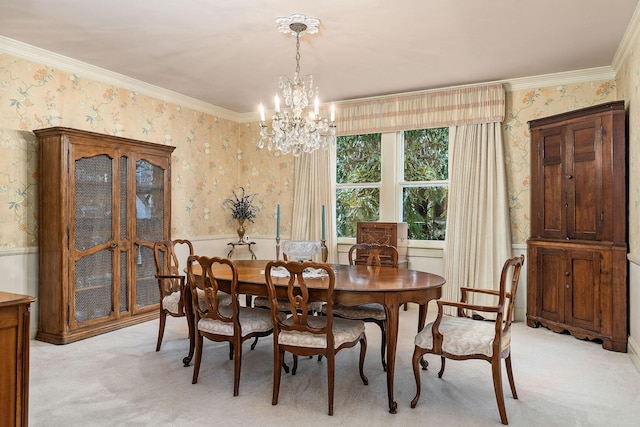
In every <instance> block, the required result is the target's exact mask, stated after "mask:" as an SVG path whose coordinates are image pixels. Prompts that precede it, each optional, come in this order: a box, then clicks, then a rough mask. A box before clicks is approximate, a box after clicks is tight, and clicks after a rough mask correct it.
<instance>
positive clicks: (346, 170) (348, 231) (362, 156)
mask: <svg viewBox="0 0 640 427" xmlns="http://www.w3.org/2000/svg"><path fill="white" fill-rule="evenodd" d="M380 140H381V134H379V133H376V134H370V135H353V136H341V137H338V140H337V143H336V156H337V159H336V160H337V162H336V163H337V165H338V167H337V171H336V181H337V183H339V184H351V183H379V182H380V175H381V163H380V162H381V157H380ZM336 208H337V209H336V219H337V234H338V237H355V236H356V225H357V223H358V221H377V220H378V218H379V217H380V190H379V189H378V188H339V189H338V191H337V192H336Z"/></svg>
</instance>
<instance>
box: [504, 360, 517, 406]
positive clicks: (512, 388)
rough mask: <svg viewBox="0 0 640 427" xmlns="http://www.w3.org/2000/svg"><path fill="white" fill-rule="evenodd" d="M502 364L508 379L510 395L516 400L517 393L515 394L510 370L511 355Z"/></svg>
mask: <svg viewBox="0 0 640 427" xmlns="http://www.w3.org/2000/svg"><path fill="white" fill-rule="evenodd" d="M504 363H505V365H506V367H507V377H508V378H509V386H510V387H511V394H512V395H513V398H514V399H517V398H518V393H517V392H516V383H515V381H514V380H513V371H512V370H511V354H509V355H508V356H507V358H506V359H504Z"/></svg>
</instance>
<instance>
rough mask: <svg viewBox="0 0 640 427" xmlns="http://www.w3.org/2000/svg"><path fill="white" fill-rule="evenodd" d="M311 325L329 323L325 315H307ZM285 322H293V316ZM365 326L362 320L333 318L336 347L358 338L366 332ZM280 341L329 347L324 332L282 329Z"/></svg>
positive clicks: (287, 343)
mask: <svg viewBox="0 0 640 427" xmlns="http://www.w3.org/2000/svg"><path fill="white" fill-rule="evenodd" d="M307 320H308V322H309V325H311V326H312V327H314V328H322V327H323V326H325V325H326V324H327V318H326V317H325V316H309V317H307ZM284 323H285V324H292V323H293V318H291V317H289V318H288V319H286V320H285V321H284ZM364 330H365V326H364V322H363V321H361V320H350V319H340V318H336V317H334V319H333V339H334V344H335V345H334V347H335V348H338V347H339V346H341V345H342V344H344V343H345V342H352V341H355V340H356V339H358V337H359V336H360V334H362V333H364ZM278 343H279V344H280V345H295V346H301V347H313V348H327V336H326V335H324V334H322V335H320V334H311V333H309V332H297V331H282V330H281V331H280V334H279V335H278Z"/></svg>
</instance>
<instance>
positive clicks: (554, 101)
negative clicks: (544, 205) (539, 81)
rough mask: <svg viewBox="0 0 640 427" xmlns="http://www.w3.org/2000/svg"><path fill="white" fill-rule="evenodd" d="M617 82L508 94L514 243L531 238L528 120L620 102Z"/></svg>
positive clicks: (507, 153)
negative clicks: (617, 93)
mask: <svg viewBox="0 0 640 427" xmlns="http://www.w3.org/2000/svg"><path fill="white" fill-rule="evenodd" d="M617 99H618V98H617V96H616V83H615V81H598V82H589V83H580V84H571V85H561V86H553V87H541V88H535V89H526V90H519V91H513V92H507V96H506V117H505V121H504V124H503V136H504V144H505V156H506V159H505V162H506V165H507V187H508V192H509V210H510V213H511V236H512V237H511V239H512V241H513V243H525V242H526V241H527V239H528V238H529V209H530V194H529V188H530V187H529V180H530V178H531V174H530V170H529V157H530V152H529V150H530V144H529V143H530V136H529V126H528V124H527V122H528V121H529V120H533V119H538V118H541V117H547V116H552V115H554V114H559V113H563V112H566V111H570V110H576V109H579V108H584V107H589V106H591V105H597V104H602V103H605V102H611V101H615V100H617Z"/></svg>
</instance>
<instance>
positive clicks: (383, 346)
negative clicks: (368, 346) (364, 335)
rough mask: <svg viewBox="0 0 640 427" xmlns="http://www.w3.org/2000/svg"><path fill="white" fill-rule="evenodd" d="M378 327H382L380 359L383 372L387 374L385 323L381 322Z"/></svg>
mask: <svg viewBox="0 0 640 427" xmlns="http://www.w3.org/2000/svg"><path fill="white" fill-rule="evenodd" d="M378 326H380V332H381V333H382V336H381V339H380V357H381V359H382V370H383V371H385V372H387V361H386V354H387V331H386V329H387V328H386V325H385V322H380V323H378Z"/></svg>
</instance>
